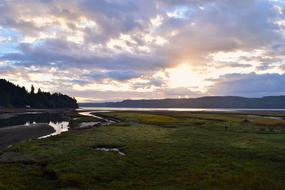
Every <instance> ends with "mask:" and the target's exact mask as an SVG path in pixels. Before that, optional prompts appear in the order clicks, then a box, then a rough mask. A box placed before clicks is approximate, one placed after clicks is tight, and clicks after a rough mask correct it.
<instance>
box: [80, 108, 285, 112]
mask: <svg viewBox="0 0 285 190" xmlns="http://www.w3.org/2000/svg"><path fill="white" fill-rule="evenodd" d="M78 110H91V111H92V110H94V111H96V112H106V111H191V112H195V111H196V112H201V111H208V112H255V111H256V112H284V113H285V109H231V108H215V109H214V108H112V107H80V108H79V109H78Z"/></svg>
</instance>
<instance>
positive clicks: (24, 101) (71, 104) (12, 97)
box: [0, 79, 78, 108]
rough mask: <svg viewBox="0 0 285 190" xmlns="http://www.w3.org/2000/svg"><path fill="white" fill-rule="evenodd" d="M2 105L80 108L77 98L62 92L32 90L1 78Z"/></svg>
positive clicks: (13, 106)
mask: <svg viewBox="0 0 285 190" xmlns="http://www.w3.org/2000/svg"><path fill="white" fill-rule="evenodd" d="M0 107H4V108H26V107H30V108H78V104H77V101H76V99H74V98H71V97H69V96H67V95H63V94H61V93H54V94H51V93H49V92H42V91H41V90H40V89H39V90H38V92H35V89H34V87H33V86H32V88H31V92H28V91H27V90H26V89H25V87H20V86H18V85H17V86H16V85H14V84H13V83H11V82H9V81H7V80H5V79H0Z"/></svg>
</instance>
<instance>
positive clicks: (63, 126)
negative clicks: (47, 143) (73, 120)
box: [39, 121, 69, 139]
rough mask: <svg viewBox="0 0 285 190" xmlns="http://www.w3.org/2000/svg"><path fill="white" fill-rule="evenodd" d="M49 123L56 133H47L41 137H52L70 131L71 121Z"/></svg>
mask: <svg viewBox="0 0 285 190" xmlns="http://www.w3.org/2000/svg"><path fill="white" fill-rule="evenodd" d="M49 125H50V126H51V127H52V128H54V130H55V132H54V133H51V134H49V135H45V136H42V137H39V139H43V138H47V137H50V136H55V135H59V134H61V133H64V132H66V131H68V129H69V127H68V125H69V122H67V121H62V122H49Z"/></svg>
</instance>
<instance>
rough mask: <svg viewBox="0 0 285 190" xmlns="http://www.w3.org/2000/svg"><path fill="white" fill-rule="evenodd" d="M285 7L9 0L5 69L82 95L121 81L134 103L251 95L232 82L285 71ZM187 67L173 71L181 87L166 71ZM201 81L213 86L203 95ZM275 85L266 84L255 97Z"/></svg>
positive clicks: (3, 32)
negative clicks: (235, 94)
mask: <svg viewBox="0 0 285 190" xmlns="http://www.w3.org/2000/svg"><path fill="white" fill-rule="evenodd" d="M284 8H285V3H284V2H282V1H271V0H260V1H256V0H241V1H232V0H217V1H210V0H199V1H198V0H181V1H174V0H158V1H143V0H137V1H132V0H120V1H119V0H71V1H69V2H68V3H66V1H64V0H57V1H55V0H48V1H47V0H38V1H35V0H27V1H21V0H13V1H9V0H2V1H1V2H0V43H1V44H0V50H1V53H0V61H1V62H5V64H6V66H5V67H0V72H1V75H2V76H3V77H6V78H9V79H12V80H13V81H14V82H20V83H21V84H26V85H30V84H31V83H36V84H37V85H38V86H43V87H44V88H46V89H47V90H52V91H54V90H56V89H57V88H58V86H60V84H64V88H61V89H62V90H63V91H66V92H68V91H70V93H71V95H74V96H76V95H77V94H78V93H79V91H80V93H82V89H81V88H84V89H85V91H88V92H89V91H92V88H93V87H94V86H98V88H99V87H100V89H105V90H107V87H108V88H110V91H112V90H114V89H119V88H118V86H119V85H122V86H124V87H123V88H122V89H125V92H126V93H121V94H122V96H120V97H123V95H126V94H128V98H131V96H132V95H133V97H134V98H138V97H139V96H141V97H142V98H144V97H150V96H151V95H149V94H148V93H150V92H153V93H154V95H153V96H154V97H159V96H160V97H161V98H163V97H176V96H181V97H183V96H188V95H189V94H190V96H195V95H197V94H199V95H200V94H201V95H202V94H203V93H206V92H207V93H208V94H212V95H215V94H220V93H235V92H236V93H237V94H238V93H240V94H243V92H241V91H240V87H239V86H238V85H233V86H230V85H229V83H230V82H229V81H232V82H233V81H234V78H235V77H237V76H238V78H239V80H241V81H243V82H244V83H247V81H248V83H249V84H251V83H253V80H254V79H255V78H258V79H260V80H265V81H267V79H268V80H271V79H272V80H273V79H274V80H275V78H274V77H273V76H275V77H276V78H278V77H277V76H279V77H281V76H283V73H285V70H284V65H285V52H284V49H285V48H284V40H285V39H284V37H285V24H284V23H285V11H284ZM2 42H3V43H2ZM2 50H3V51H2ZM181 65H189V68H190V70H191V71H189V74H187V73H185V72H182V71H180V72H181V73H183V76H179V75H177V74H176V75H175V77H176V79H175V80H176V82H175V84H176V86H179V89H178V88H177V89H176V88H174V87H173V86H171V84H172V83H173V80H174V79H171V76H168V75H167V72H166V71H167V70H169V69H172V68H177V67H179V66H181ZM35 69H36V71H35ZM186 72H187V71H186ZM252 72H254V73H256V74H252ZM37 75H41V76H42V77H41V79H40V80H39V79H38V78H37ZM187 75H189V76H187ZM186 76H187V77H186ZM191 76H192V77H191ZM193 76H199V77H196V78H199V80H197V81H199V84H206V85H204V86H203V88H200V89H203V91H199V90H197V89H199V88H198V86H199V84H193V81H195V80H192V79H193V78H194V77H193ZM246 76H247V77H246ZM261 76H262V77H261ZM179 77H181V79H177V78H179ZM183 77H184V79H183ZM185 77H186V78H188V79H191V84H188V82H187V80H185ZM272 77H273V78H272ZM281 78H282V77H281ZM23 81H24V82H23ZM171 81H172V82H171ZM208 81H211V83H210V84H211V85H213V86H212V87H209V86H210V85H209V84H208ZM213 81H215V82H214V83H215V84H212V83H213ZM107 83H108V85H107ZM238 83H239V82H238ZM79 84H80V85H79ZM234 84H235V83H234ZM254 84H255V83H254ZM258 85H260V87H258ZM75 86H76V87H78V89H76V88H75ZM106 86H107V87H106ZM194 87H195V88H194ZM70 88H71V89H72V90H70ZM206 88H209V89H206ZM233 88H235V89H236V90H235V89H233ZM268 89H269V90H268V91H266V89H264V88H263V86H262V84H261V83H258V84H256V86H254V88H252V92H248V94H249V95H252V96H254V94H255V95H260V94H266V93H268V94H270V93H272V91H271V90H270V89H271V88H268ZM138 90H139V91H140V93H137V91H138ZM249 90H250V89H249ZM272 90H274V89H272ZM279 90H280V91H279V93H283V92H284V91H283V90H282V89H279ZM97 91H98V90H97ZM274 91H276V93H278V92H277V91H278V89H275V90H274ZM131 92H132V93H131ZM142 92H145V93H142ZM86 94H88V96H90V97H91V96H94V98H95V99H96V97H99V95H98V94H97V93H96V92H94V94H93V95H91V93H86ZM113 94H114V93H113ZM157 94H159V95H157ZM244 94H247V92H245V93H244ZM80 96H82V97H83V95H82V94H80ZM102 97H103V96H102ZM85 98H88V97H87V95H85Z"/></svg>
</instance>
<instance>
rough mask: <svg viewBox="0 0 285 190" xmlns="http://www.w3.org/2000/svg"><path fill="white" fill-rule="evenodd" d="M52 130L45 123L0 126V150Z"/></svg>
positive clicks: (52, 130) (49, 132) (46, 133)
mask: <svg viewBox="0 0 285 190" xmlns="http://www.w3.org/2000/svg"><path fill="white" fill-rule="evenodd" d="M53 132H55V130H54V129H53V128H52V127H51V126H49V125H48V124H45V123H43V124H41V123H38V124H31V125H29V126H25V125H18V126H13V127H4V128H0V151H1V150H3V149H5V148H7V147H8V146H9V145H12V144H15V143H19V142H22V141H25V140H27V139H35V138H38V137H41V136H45V135H48V134H51V133H53Z"/></svg>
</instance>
